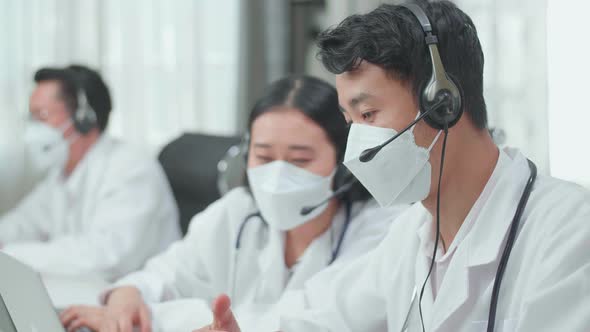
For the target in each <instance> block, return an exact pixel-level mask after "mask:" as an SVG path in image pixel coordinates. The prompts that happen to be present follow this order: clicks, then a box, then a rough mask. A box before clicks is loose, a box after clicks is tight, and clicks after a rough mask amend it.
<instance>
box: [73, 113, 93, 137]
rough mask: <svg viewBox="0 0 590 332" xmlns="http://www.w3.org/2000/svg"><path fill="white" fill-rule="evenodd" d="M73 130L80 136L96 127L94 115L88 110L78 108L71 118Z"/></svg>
mask: <svg viewBox="0 0 590 332" xmlns="http://www.w3.org/2000/svg"><path fill="white" fill-rule="evenodd" d="M73 123H74V128H76V131H78V132H79V133H80V134H82V135H86V134H88V133H89V132H90V131H91V130H92V129H93V128H95V127H96V125H97V119H96V114H95V113H94V111H92V110H89V109H88V108H85V107H82V108H78V109H77V110H76V111H75V112H74V116H73Z"/></svg>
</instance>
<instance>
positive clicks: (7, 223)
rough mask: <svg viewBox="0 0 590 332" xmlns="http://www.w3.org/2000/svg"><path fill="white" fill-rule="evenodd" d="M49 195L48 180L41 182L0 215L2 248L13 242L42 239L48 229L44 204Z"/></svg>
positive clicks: (0, 241)
mask: <svg viewBox="0 0 590 332" xmlns="http://www.w3.org/2000/svg"><path fill="white" fill-rule="evenodd" d="M46 197H47V180H45V181H42V182H41V183H39V184H38V185H37V186H36V187H35V189H33V191H31V192H30V193H29V194H28V195H27V196H25V198H23V199H22V201H21V202H20V203H19V204H18V205H17V206H16V207H15V208H14V209H12V210H10V211H8V212H7V213H6V214H5V215H4V216H2V217H0V248H2V247H4V246H6V245H8V244H9V243H11V242H18V241H41V240H43V237H44V234H47V233H48V231H47V229H45V228H44V227H46V226H47V223H45V222H44V221H46V220H47V219H46V217H45V216H44V215H43V210H42V206H43V204H44V202H45V198H46Z"/></svg>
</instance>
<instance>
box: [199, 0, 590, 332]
mask: <svg viewBox="0 0 590 332" xmlns="http://www.w3.org/2000/svg"><path fill="white" fill-rule="evenodd" d="M319 48H320V53H319V57H320V59H321V60H322V62H323V64H324V65H325V67H326V68H327V69H328V70H330V71H331V72H333V73H334V74H336V87H337V90H338V97H339V100H340V105H341V107H342V108H343V110H344V112H345V115H346V117H347V118H348V120H349V121H350V122H352V123H353V124H352V127H351V130H350V135H349V138H348V145H347V152H346V157H345V160H344V163H345V165H346V166H347V167H348V168H349V169H350V170H351V171H352V173H353V174H354V175H355V176H356V177H357V178H358V179H359V180H360V182H361V183H363V184H364V185H365V187H366V188H367V189H368V190H369V192H371V194H372V195H373V196H374V197H375V198H376V199H377V201H378V202H379V203H380V204H381V205H383V206H388V205H390V204H395V203H398V202H404V201H419V202H420V203H417V204H414V205H413V206H412V207H411V208H409V209H408V210H407V211H406V212H405V213H404V214H402V215H401V216H400V217H398V219H397V221H396V223H395V224H394V225H393V226H392V227H391V229H390V232H389V234H388V235H387V237H386V238H385V239H384V240H383V242H382V243H381V244H380V246H379V247H378V248H377V249H376V250H374V251H372V252H371V253H369V254H368V255H366V256H363V257H361V259H359V260H357V261H355V262H354V263H353V264H351V265H350V266H348V267H346V268H345V269H344V270H342V271H340V273H339V275H338V276H336V277H335V278H334V279H333V280H332V282H331V283H330V285H329V287H327V288H326V289H325V290H324V291H323V292H306V293H305V299H306V305H307V307H308V309H309V310H308V311H307V312H305V313H295V314H292V315H285V316H283V317H282V324H281V330H282V331H285V332H292V331H301V332H303V331H334V332H335V331H338V332H345V331H363V332H367V331H385V330H387V331H393V332H397V331H412V332H415V331H428V332H458V331H459V332H467V331H469V332H470V331H477V332H480V331H488V332H491V331H505V332H506V331H521V332H531V331H579V332H582V331H590V227H588V222H589V221H590V194H589V193H588V191H587V190H585V189H583V188H581V187H580V186H577V185H575V184H571V183H567V182H565V181H561V180H557V179H554V178H551V177H549V176H544V175H541V174H539V175H537V170H536V167H535V165H534V163H533V162H532V161H529V160H527V158H526V157H525V156H524V155H523V154H522V153H521V152H519V151H518V150H516V149H511V148H507V149H503V150H500V149H498V147H497V146H496V145H495V144H494V143H493V141H492V138H491V137H490V135H489V133H488V130H487V111H486V104H485V101H484V97H483V53H482V49H481V45H480V43H479V39H478V37H477V31H476V28H475V26H474V24H473V22H472V21H471V19H470V18H469V17H468V16H467V15H466V14H465V13H464V12H462V11H461V10H460V9H458V8H457V7H456V5H454V4H453V3H451V2H450V1H444V0H443V1H433V2H426V1H415V2H411V3H407V4H404V5H382V6H380V7H379V8H377V9H375V10H374V11H372V12H370V13H368V14H364V15H354V16H351V17H349V18H347V19H345V20H344V21H343V22H342V23H340V24H339V25H338V26H337V27H334V28H332V29H330V30H327V31H325V32H323V33H321V34H320V36H319ZM418 110H419V111H418ZM213 312H214V316H215V317H214V323H213V324H212V326H211V327H210V328H206V329H203V331H229V332H237V331H239V326H238V322H239V320H236V318H235V317H233V315H232V311H231V309H230V307H229V303H228V301H227V298H225V297H221V298H219V299H218V300H217V301H216V302H215V304H214V307H213ZM238 318H239V317H238ZM259 331H261V330H259ZM267 331H268V330H267Z"/></svg>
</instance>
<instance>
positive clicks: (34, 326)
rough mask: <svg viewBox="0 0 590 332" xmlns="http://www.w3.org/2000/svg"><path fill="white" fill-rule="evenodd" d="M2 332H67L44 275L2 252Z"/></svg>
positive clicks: (0, 328) (0, 285)
mask: <svg viewBox="0 0 590 332" xmlns="http://www.w3.org/2000/svg"><path fill="white" fill-rule="evenodd" d="M0 332H65V330H64V328H63V326H62V325H61V322H60V321H59V317H58V315H57V312H56V311H55V309H54V308H53V304H52V303H51V300H50V299H49V295H48V294H47V290H46V289H45V286H44V285H43V281H42V280H41V276H40V275H39V274H38V273H37V272H35V271H34V270H32V269H31V268H30V267H28V266H26V265H24V264H22V263H20V262H19V261H17V260H16V259H14V258H12V257H10V256H8V255H6V254H4V253H2V252H0Z"/></svg>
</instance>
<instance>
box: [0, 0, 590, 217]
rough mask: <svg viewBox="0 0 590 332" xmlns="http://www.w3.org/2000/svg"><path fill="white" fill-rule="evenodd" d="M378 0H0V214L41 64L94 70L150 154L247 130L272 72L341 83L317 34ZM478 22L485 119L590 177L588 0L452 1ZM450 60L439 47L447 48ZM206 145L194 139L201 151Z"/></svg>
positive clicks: (10, 192) (561, 169)
mask: <svg viewBox="0 0 590 332" xmlns="http://www.w3.org/2000/svg"><path fill="white" fill-rule="evenodd" d="M383 2H389V3H395V1H377V0H0V22H2V27H3V29H1V30H0V43H1V45H2V50H3V51H2V52H0V163H1V165H0V172H1V173H2V174H8V175H7V176H4V177H2V176H1V174H0V179H3V180H2V183H0V198H1V199H0V212H2V210H3V209H5V208H6V207H7V206H10V205H12V204H14V201H15V200H16V199H18V197H20V195H22V192H25V191H27V190H28V188H30V186H31V185H32V183H34V182H35V180H36V176H38V175H35V174H31V173H30V172H29V171H28V169H27V164H26V160H25V159H24V157H23V154H22V153H20V152H21V151H22V133H23V128H24V124H25V120H26V114H27V109H28V97H29V94H30V92H31V91H32V88H33V79H32V76H33V73H34V72H35V71H36V70H37V69H38V68H39V67H42V66H64V65H67V64H70V63H79V64H84V65H88V66H91V67H94V68H97V69H99V70H100V72H101V73H102V74H103V76H104V78H105V79H106V81H107V84H108V85H109V86H110V88H111V93H112V95H113V99H114V111H113V113H112V116H111V122H110V125H109V133H110V134H111V135H113V136H116V137H119V138H121V139H124V140H126V141H129V142H132V143H133V144H135V145H136V146H139V147H141V148H143V149H145V150H147V151H149V152H151V153H153V154H154V155H157V154H158V153H159V152H160V150H161V149H162V148H163V147H164V146H165V145H166V144H167V143H168V142H170V141H171V140H173V139H175V138H176V137H178V136H179V135H181V134H182V133H184V132H193V133H207V134H216V135H228V136H232V135H240V134H242V133H243V132H244V129H245V128H244V124H245V122H246V117H247V115H248V113H249V108H250V107H251V106H252V103H253V101H254V99H255V98H256V97H257V96H258V95H259V94H260V92H261V90H262V89H263V88H264V87H265V86H266V85H267V84H268V83H269V82H271V81H273V80H275V79H277V78H279V77H282V76H284V75H285V74H288V73H308V74H312V75H316V76H319V77H322V78H325V79H327V80H330V81H333V77H332V75H331V74H329V73H326V72H325V71H324V70H323V69H322V67H321V64H320V63H319V62H318V61H317V60H316V58H315V53H316V49H315V45H314V42H313V40H314V37H315V36H316V35H317V33H318V32H319V31H321V30H322V29H324V28H326V27H329V26H332V25H334V24H337V23H338V22H340V20H342V19H343V18H344V17H346V16H348V15H350V14H352V13H364V12H367V11H370V10H371V9H373V8H375V7H376V6H377V5H378V4H380V3H383ZM455 2H456V3H457V4H458V5H459V6H460V7H461V8H462V9H463V10H464V11H465V12H466V13H467V14H469V15H470V16H471V17H472V18H473V20H474V22H475V24H476V26H477V28H478V31H479V36H480V39H481V42H482V45H483V48H484V53H485V57H486V67H485V89H486V98H487V104H488V110H489V117H490V124H491V126H493V127H495V128H498V129H501V131H502V135H500V136H503V137H500V139H501V140H502V141H503V143H504V144H506V145H511V146H517V147H520V148H521V149H522V150H524V151H525V153H526V154H527V155H528V156H529V157H530V158H531V159H532V160H534V161H535V162H536V163H537V165H539V168H540V170H541V171H542V172H543V173H545V174H552V175H554V176H557V177H560V178H564V179H567V180H571V181H575V182H577V183H579V184H582V185H584V186H587V187H590V173H589V172H590V155H589V153H588V151H589V149H588V146H587V143H588V142H590V139H589V138H588V137H587V135H585V134H584V133H585V130H584V127H586V126H587V124H588V123H590V107H588V105H587V104H586V102H584V100H585V97H586V93H588V92H587V91H586V90H587V88H588V87H589V86H590V84H589V83H588V79H587V78H588V77H590V66H589V65H588V54H590V47H589V46H588V43H586V41H585V39H586V36H585V31H584V30H583V29H582V27H581V22H584V21H586V20H587V18H586V15H587V13H588V12H590V4H589V3H588V2H586V1H583V0H457V1H455ZM443 60H444V59H443ZM195 153H198V151H195Z"/></svg>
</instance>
